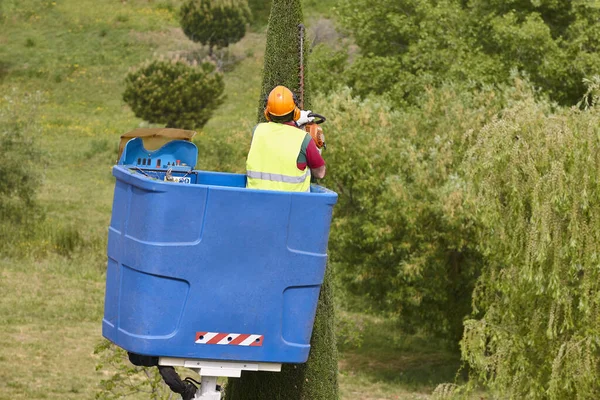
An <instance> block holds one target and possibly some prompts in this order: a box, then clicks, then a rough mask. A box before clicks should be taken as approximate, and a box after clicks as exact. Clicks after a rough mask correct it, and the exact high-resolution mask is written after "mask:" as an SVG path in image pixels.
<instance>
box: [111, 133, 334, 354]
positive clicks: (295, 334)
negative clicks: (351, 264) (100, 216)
mask: <svg viewBox="0 0 600 400" xmlns="http://www.w3.org/2000/svg"><path fill="white" fill-rule="evenodd" d="M130 142H131V143H133V140H132V141H130ZM185 143H186V144H182V145H181V146H184V147H185V149H181V148H178V145H172V144H171V146H173V148H171V149H168V151H165V149H164V146H163V148H161V149H162V150H161V149H159V150H157V151H156V152H154V153H152V152H145V150H144V149H143V146H141V147H140V148H139V149H138V150H139V152H140V153H139V154H141V155H142V156H144V154H146V153H147V154H146V155H145V156H144V157H147V158H148V159H149V160H150V161H145V162H146V163H147V165H146V166H144V165H139V164H138V162H141V161H142V160H141V159H142V157H141V156H140V157H138V155H137V154H135V152H134V151H132V149H133V148H134V147H135V146H138V147H139V145H140V143H134V144H132V146H133V147H132V148H130V149H129V150H130V152H129V153H128V155H125V154H124V157H121V160H120V162H119V164H120V165H116V166H114V167H113V175H114V176H115V177H116V185H115V193H114V201H113V209H112V218H111V222H110V227H109V233H108V268H107V272H106V296H105V304H104V318H103V321H102V333H103V335H104V337H106V338H107V339H109V340H110V341H112V342H113V343H115V344H116V345H118V346H119V347H122V348H124V349H125V350H127V351H130V352H133V353H138V354H143V355H152V356H163V357H181V358H191V359H211V360H228V361H258V362H277V363H302V362H305V361H306V360H307V358H308V353H309V350H310V338H311V334H312V328H313V322H314V317H315V312H316V308H317V301H318V297H319V291H320V288H321V284H322V282H323V276H324V273H325V266H326V259H327V255H326V249H327V241H328V236H329V226H330V222H331V216H332V209H333V206H334V204H335V203H336V201H337V194H336V193H334V192H332V191H330V190H328V189H326V188H324V187H321V186H318V185H312V186H311V191H310V193H292V192H279V191H259V190H251V189H246V188H245V184H246V178H245V175H241V174H231V173H220V172H208V171H199V170H192V168H193V166H194V164H195V158H193V157H192V159H189V158H188V162H193V163H194V164H191V167H186V166H183V167H182V166H180V165H176V166H175V167H174V168H170V169H171V173H172V174H173V176H175V177H179V178H181V179H180V182H173V181H165V180H164V178H165V173H166V170H167V169H168V168H167V167H166V166H163V165H162V164H163V163H169V164H170V161H165V160H171V158H172V159H175V158H177V157H187V156H181V154H178V155H174V156H173V154H175V153H178V152H182V151H183V152H184V153H186V154H187V151H188V150H189V146H190V144H191V143H190V142H185ZM128 144H129V143H128ZM168 145H169V144H168ZM192 145H193V144H192ZM165 146H167V145H165ZM194 147H195V146H194ZM196 154H197V153H196ZM127 157H129V158H127ZM157 157H161V158H162V159H161V162H160V163H159V162H158V161H157ZM138 158H139V159H140V161H138ZM177 159H179V158H177ZM186 164H187V163H186ZM188 165H190V164H188Z"/></svg>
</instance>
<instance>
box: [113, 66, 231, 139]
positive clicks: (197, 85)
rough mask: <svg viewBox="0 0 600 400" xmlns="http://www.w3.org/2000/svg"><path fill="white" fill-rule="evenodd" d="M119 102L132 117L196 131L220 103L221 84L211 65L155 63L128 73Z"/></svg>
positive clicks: (168, 126) (223, 86)
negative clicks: (122, 102) (128, 108)
mask: <svg viewBox="0 0 600 400" xmlns="http://www.w3.org/2000/svg"><path fill="white" fill-rule="evenodd" d="M125 85H126V86H125V91H124V93H123V100H124V101H125V102H126V103H127V104H129V106H130V107H131V109H132V110H133V112H134V113H135V115H136V116H137V117H139V118H143V119H145V120H146V121H148V122H150V123H158V124H166V127H167V128H181V129H197V128H201V127H202V126H204V124H206V122H207V121H208V120H209V118H210V117H211V116H212V114H213V112H214V110H215V109H216V108H217V107H218V106H219V105H221V104H222V103H223V99H224V98H223V91H224V90H225V84H224V83H223V76H222V74H221V73H218V72H215V66H214V65H213V64H212V63H208V62H204V63H202V64H200V65H197V64H196V63H195V62H194V63H188V62H186V61H184V60H181V59H175V60H156V61H152V62H150V63H145V64H143V65H142V66H141V67H140V68H138V69H137V70H134V71H132V72H130V73H129V74H128V75H127V78H126V80H125Z"/></svg>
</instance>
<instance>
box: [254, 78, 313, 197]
mask: <svg viewBox="0 0 600 400" xmlns="http://www.w3.org/2000/svg"><path fill="white" fill-rule="evenodd" d="M264 113H265V118H266V119H267V122H263V123H259V124H258V125H257V126H256V127H255V128H254V133H253V136H252V143H251V145H250V151H249V152H248V158H247V160H246V176H247V183H246V187H247V188H250V189H263V190H283V191H292V192H309V191H310V180H311V176H312V177H314V178H316V179H322V178H324V177H325V161H324V160H323V158H322V157H321V153H320V151H319V149H318V148H317V146H316V144H315V142H314V141H313V139H312V137H311V136H310V135H309V134H308V133H306V131H305V130H304V129H303V126H304V125H305V124H307V123H309V122H312V120H313V119H314V118H313V117H309V115H310V113H311V111H310V110H300V109H299V108H298V106H297V104H296V97H295V96H294V94H293V93H292V91H291V90H289V89H288V88H286V87H285V86H276V87H275V88H274V89H273V90H271V92H270V93H269V97H268V98H267V104H266V107H265V110H264ZM298 128H300V129H298Z"/></svg>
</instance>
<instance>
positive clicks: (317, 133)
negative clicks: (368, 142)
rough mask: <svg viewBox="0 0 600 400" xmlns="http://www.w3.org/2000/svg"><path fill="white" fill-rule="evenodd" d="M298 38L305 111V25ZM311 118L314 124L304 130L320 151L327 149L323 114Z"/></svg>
mask: <svg viewBox="0 0 600 400" xmlns="http://www.w3.org/2000/svg"><path fill="white" fill-rule="evenodd" d="M298 34H299V35H298V36H299V40H300V104H299V106H300V109H301V110H302V109H304V25H303V24H299V25H298ZM308 116H309V117H314V118H315V119H314V120H313V121H312V122H309V123H307V124H306V125H304V130H305V131H306V132H307V133H308V134H309V135H310V136H311V137H312V138H313V140H314V142H315V144H316V145H317V148H318V149H322V148H323V149H326V148H327V145H326V144H325V135H324V134H323V128H321V127H320V126H319V125H320V124H322V123H323V122H325V121H326V119H325V117H324V116H322V115H321V114H317V113H313V112H311V113H310V114H308Z"/></svg>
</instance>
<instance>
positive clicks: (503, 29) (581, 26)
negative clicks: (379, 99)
mask: <svg viewBox="0 0 600 400" xmlns="http://www.w3.org/2000/svg"><path fill="white" fill-rule="evenodd" d="M338 10H339V19H340V22H341V24H342V25H343V27H345V29H347V30H348V31H349V32H351V33H352V34H353V36H354V38H355V40H356V43H357V44H358V45H359V47H360V49H361V56H360V57H359V58H358V59H357V60H356V63H355V64H354V65H352V66H351V73H350V74H349V76H348V79H347V83H348V84H349V85H351V86H352V87H353V88H354V89H355V93H356V94H357V95H360V96H363V97H364V96H366V95H368V94H371V93H382V92H388V93H390V95H391V96H392V98H393V99H394V101H395V104H397V105H402V104H404V103H405V102H408V103H409V104H415V100H416V98H417V97H418V93H420V92H421V91H423V90H424V87H426V86H428V85H435V86H439V85H442V84H443V83H444V82H448V81H452V82H455V83H459V82H460V83H461V84H463V85H465V86H466V87H481V85H485V84H504V83H510V79H511V71H512V70H513V69H517V70H518V71H520V72H521V73H522V74H525V75H527V76H529V79H530V80H531V82H532V83H534V84H535V85H536V86H539V87H540V88H541V89H542V90H543V91H544V92H545V93H547V94H548V95H550V96H551V98H552V99H553V100H555V101H558V102H560V103H561V104H567V105H572V104H574V103H575V102H576V101H577V100H578V99H579V98H580V97H581V95H582V94H583V92H584V90H585V87H584V86H583V84H582V79H583V78H584V77H585V76H590V75H592V74H596V73H598V72H599V71H600V66H599V65H600V55H599V52H598V50H600V28H598V25H597V24H596V23H594V21H597V19H598V17H599V16H600V8H598V7H597V6H594V5H593V4H590V2H567V1H554V0H548V1H529V0H514V1H491V2H490V1H487V0H472V1H462V0H443V1H433V0H383V1H379V2H376V3H373V2H371V1H368V0H341V1H340V6H339V8H338ZM375 67H377V69H373V68H375ZM373 71H377V72H376V73H374V72H373Z"/></svg>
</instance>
